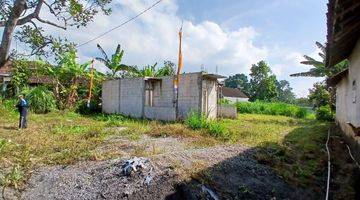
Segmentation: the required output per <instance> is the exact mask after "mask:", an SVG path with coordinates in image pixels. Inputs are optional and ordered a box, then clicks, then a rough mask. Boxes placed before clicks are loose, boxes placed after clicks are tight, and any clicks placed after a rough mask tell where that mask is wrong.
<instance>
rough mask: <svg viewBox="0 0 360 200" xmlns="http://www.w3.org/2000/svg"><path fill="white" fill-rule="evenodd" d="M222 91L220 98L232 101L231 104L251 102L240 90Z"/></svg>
mask: <svg viewBox="0 0 360 200" xmlns="http://www.w3.org/2000/svg"><path fill="white" fill-rule="evenodd" d="M220 90H221V92H220V97H221V98H224V99H226V100H228V101H230V103H236V102H244V101H245V102H246V101H249V97H248V96H246V94H244V93H243V92H242V91H241V90H239V89H235V88H229V87H221V89H220Z"/></svg>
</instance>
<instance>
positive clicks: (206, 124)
mask: <svg viewBox="0 0 360 200" xmlns="http://www.w3.org/2000/svg"><path fill="white" fill-rule="evenodd" d="M185 124H186V125H187V126H188V127H190V128H191V129H194V130H197V129H204V130H206V131H207V133H209V134H210V135H211V136H214V137H217V138H222V139H228V137H229V133H228V131H227V130H226V128H225V126H224V125H223V124H221V123H220V122H218V121H216V120H211V121H210V120H207V119H206V117H205V116H204V115H202V114H201V115H200V114H198V113H196V112H190V114H189V115H188V116H187V117H186V119H185Z"/></svg>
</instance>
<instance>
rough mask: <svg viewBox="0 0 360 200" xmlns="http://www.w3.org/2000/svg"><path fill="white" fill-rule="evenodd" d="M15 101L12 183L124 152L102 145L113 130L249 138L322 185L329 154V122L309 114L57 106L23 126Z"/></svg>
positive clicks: (4, 107)
mask: <svg viewBox="0 0 360 200" xmlns="http://www.w3.org/2000/svg"><path fill="white" fill-rule="evenodd" d="M13 103H14V102H5V103H2V104H0V122H1V124H0V129H1V130H0V178H1V180H2V181H1V185H6V186H18V185H19V184H21V182H22V181H23V180H26V177H27V175H28V172H29V171H31V170H33V169H34V168H36V167H38V166H39V165H55V164H72V163H75V162H77V161H80V160H94V159H95V160H98V159H108V158H113V157H118V156H119V153H118V152H111V151H109V152H105V153H104V152H97V151H96V150H97V148H98V147H100V146H101V145H104V141H105V139H106V138H108V137H109V136H112V135H114V136H115V137H117V136H118V135H120V136H125V137H126V138H127V139H129V140H138V139H140V138H141V137H142V135H143V134H148V135H150V136H153V137H168V136H172V137H178V138H185V139H186V142H188V143H187V144H186V145H189V148H197V147H204V148H206V147H209V146H213V145H218V144H224V143H225V144H229V145H230V143H233V144H234V143H238V144H243V145H246V146H248V147H250V148H254V149H257V150H258V151H257V152H258V153H256V159H257V160H258V161H259V162H261V163H264V164H267V165H269V166H271V167H272V168H273V169H274V170H275V171H276V172H277V173H278V174H279V175H280V176H282V177H284V179H285V180H288V181H289V182H291V183H294V184H295V185H300V186H306V185H309V186H313V185H315V186H316V184H317V183H318V182H319V178H318V177H321V172H322V170H323V169H324V162H325V160H326V154H325V152H324V151H323V150H324V148H323V144H324V140H325V138H326V129H327V127H328V123H326V122H319V121H316V120H310V119H308V117H307V118H293V117H287V116H280V112H278V113H276V114H277V116H275V115H260V114H239V115H238V118H237V119H224V120H219V121H207V120H205V118H204V117H201V116H198V115H195V114H193V115H189V117H188V118H187V119H186V120H185V123H162V122H158V121H149V120H140V119H132V118H128V117H124V116H122V115H104V114H98V115H88V116H83V115H79V114H76V113H73V112H67V111H56V112H50V113H47V114H42V115H38V114H32V113H30V115H29V128H28V129H26V130H23V131H18V130H16V127H17V120H18V114H17V113H16V110H15V108H13V107H12V104H13ZM260 110H261V109H260ZM295 113H296V112H295ZM118 130H119V131H118ZM186 148H187V146H186ZM133 150H134V153H135V154H137V155H151V154H153V155H155V154H157V153H158V151H159V149H157V148H156V146H153V148H152V150H151V151H150V152H145V149H144V148H143V147H141V146H139V147H136V148H135V149H133ZM319 174H320V175H319Z"/></svg>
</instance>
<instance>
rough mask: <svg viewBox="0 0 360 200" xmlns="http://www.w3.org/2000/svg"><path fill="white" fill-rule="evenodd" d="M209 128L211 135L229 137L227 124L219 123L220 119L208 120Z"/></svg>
mask: <svg viewBox="0 0 360 200" xmlns="http://www.w3.org/2000/svg"><path fill="white" fill-rule="evenodd" d="M207 129H208V131H209V133H210V135H212V136H214V137H217V138H223V139H228V138H229V132H228V131H227V130H226V128H225V126H224V125H223V124H221V123H219V122H218V121H210V122H208V124H207Z"/></svg>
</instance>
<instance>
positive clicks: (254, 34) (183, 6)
mask: <svg viewBox="0 0 360 200" xmlns="http://www.w3.org/2000/svg"><path fill="white" fill-rule="evenodd" d="M155 1H157V0H113V3H112V5H111V7H112V10H113V12H112V14H111V15H110V16H104V15H101V14H100V15H98V16H97V17H96V18H95V20H94V22H92V23H90V24H89V25H88V26H87V27H85V28H80V29H76V28H70V29H68V30H67V31H62V30H59V29H56V28H54V27H50V26H47V25H44V26H43V27H44V29H45V30H46V31H47V32H48V33H51V34H54V35H59V36H61V37H67V38H68V39H70V40H71V41H74V42H75V43H83V42H85V41H87V40H89V39H91V38H93V37H95V36H98V35H100V34H101V33H103V32H105V31H107V30H109V29H110V28H113V27H114V26H116V25H119V24H121V23H122V22H124V21H125V20H127V19H129V18H131V17H133V16H134V15H136V14H137V13H139V12H141V11H142V10H144V9H145V8H147V7H148V6H150V5H151V4H153V3H154V2H155ZM326 4H327V1H326V0H163V1H162V2H161V3H160V4H159V5H158V6H156V7H155V8H153V9H152V10H150V11H149V12H147V13H145V14H144V15H142V16H141V17H140V18H138V19H137V20H134V21H132V22H131V23H129V24H127V25H125V26H123V27H121V28H119V29H116V30H115V31H113V32H111V33H110V34H107V35H106V36H104V37H102V38H100V39H98V40H96V41H94V42H92V43H90V44H87V45H85V46H82V47H80V48H78V56H79V59H80V62H85V61H87V60H89V59H92V58H93V57H96V56H100V53H99V51H98V50H97V48H96V44H97V43H99V44H100V45H101V46H102V47H103V48H104V49H105V51H107V52H108V54H111V53H113V52H114V51H115V48H116V46H117V44H121V45H122V48H123V49H124V50H125V55H124V58H123V62H124V63H125V64H129V65H137V66H139V67H141V66H144V65H148V64H154V63H155V62H157V63H158V64H159V65H161V64H162V63H163V61H164V60H170V61H172V62H174V63H177V51H178V30H179V27H180V25H181V23H182V22H183V34H184V37H183V59H184V71H185V72H195V71H200V70H201V69H202V67H203V68H204V69H205V70H206V71H208V72H209V73H215V72H216V69H217V72H218V73H219V74H222V75H225V76H231V75H234V74H236V73H244V74H247V75H248V74H249V73H250V68H251V65H252V64H255V63H257V62H258V61H260V60H265V61H266V62H267V63H268V64H269V66H270V67H271V70H272V72H273V73H274V74H275V75H276V76H277V79H278V80H283V79H285V80H288V81H289V82H290V85H291V87H292V88H293V89H294V92H295V94H296V95H297V96H298V97H305V96H307V94H308V89H309V88H311V87H312V85H313V83H315V82H317V81H320V80H321V79H319V78H306V77H300V78H293V77H290V76H289V75H290V74H292V73H296V72H302V71H306V70H308V69H309V66H306V65H302V64H300V61H302V60H303V59H302V58H303V57H302V56H303V55H310V56H312V57H314V58H319V57H318V55H317V54H318V50H317V48H316V46H315V41H319V42H322V43H324V42H325V39H326ZM42 16H43V17H45V18H48V17H49V16H47V15H46V13H44V14H42ZM14 45H15V43H14ZM14 45H13V46H14ZM20 48H21V47H20ZM96 65H97V67H98V68H99V69H101V70H104V68H103V67H102V66H101V64H100V63H96Z"/></svg>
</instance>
